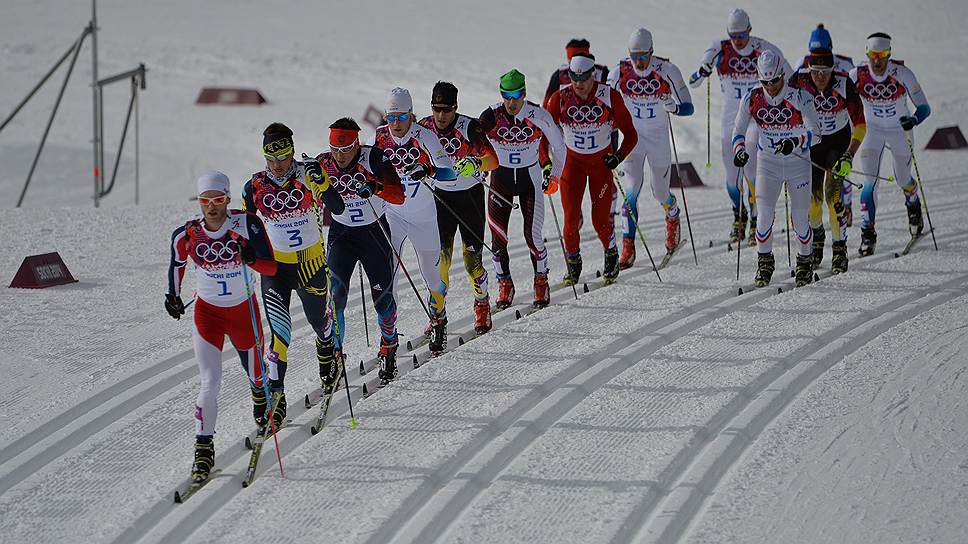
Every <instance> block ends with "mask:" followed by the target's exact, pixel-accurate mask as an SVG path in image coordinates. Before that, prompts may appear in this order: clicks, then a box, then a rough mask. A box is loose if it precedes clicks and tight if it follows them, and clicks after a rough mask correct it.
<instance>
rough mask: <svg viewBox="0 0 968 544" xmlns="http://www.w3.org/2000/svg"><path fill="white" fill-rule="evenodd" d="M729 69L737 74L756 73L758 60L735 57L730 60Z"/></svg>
mask: <svg viewBox="0 0 968 544" xmlns="http://www.w3.org/2000/svg"><path fill="white" fill-rule="evenodd" d="M728 64H729V67H730V68H732V69H733V70H735V71H737V72H742V73H754V72H756V59H754V58H752V57H733V58H731V59H729V63H728Z"/></svg>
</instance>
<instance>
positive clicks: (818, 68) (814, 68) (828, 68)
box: [810, 66, 834, 74]
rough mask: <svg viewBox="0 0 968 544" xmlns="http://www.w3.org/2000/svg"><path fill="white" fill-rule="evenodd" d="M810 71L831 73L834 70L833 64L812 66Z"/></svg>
mask: <svg viewBox="0 0 968 544" xmlns="http://www.w3.org/2000/svg"><path fill="white" fill-rule="evenodd" d="M810 71H811V72H813V73H815V74H829V73H831V72H833V71H834V67H833V66H811V67H810Z"/></svg>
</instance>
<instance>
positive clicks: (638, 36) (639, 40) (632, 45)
mask: <svg viewBox="0 0 968 544" xmlns="http://www.w3.org/2000/svg"><path fill="white" fill-rule="evenodd" d="M629 51H652V33H651V32H649V31H648V30H646V29H644V28H640V29H638V30H636V31H635V32H633V33H632V35H631V36H629Z"/></svg>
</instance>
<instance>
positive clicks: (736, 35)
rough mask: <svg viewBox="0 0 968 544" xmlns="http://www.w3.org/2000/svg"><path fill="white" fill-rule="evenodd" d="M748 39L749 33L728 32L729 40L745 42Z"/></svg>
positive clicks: (745, 31)
mask: <svg viewBox="0 0 968 544" xmlns="http://www.w3.org/2000/svg"><path fill="white" fill-rule="evenodd" d="M749 37H750V31H749V30H744V31H742V32H729V39H731V40H745V39H746V38H749Z"/></svg>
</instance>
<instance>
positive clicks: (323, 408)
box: [307, 390, 336, 436]
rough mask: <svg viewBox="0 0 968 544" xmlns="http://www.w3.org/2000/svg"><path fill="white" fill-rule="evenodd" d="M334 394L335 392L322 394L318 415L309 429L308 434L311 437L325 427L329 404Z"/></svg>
mask: <svg viewBox="0 0 968 544" xmlns="http://www.w3.org/2000/svg"><path fill="white" fill-rule="evenodd" d="M334 394H336V390H333V391H331V392H329V393H323V397H322V402H320V404H319V415H317V416H316V422H315V423H314V424H313V425H312V427H310V428H309V433H310V434H312V435H313V436H315V435H316V434H318V433H319V431H321V430H323V427H325V426H326V416H327V415H328V414H329V404H330V402H332V401H333V395H334ZM307 398H308V397H307Z"/></svg>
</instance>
